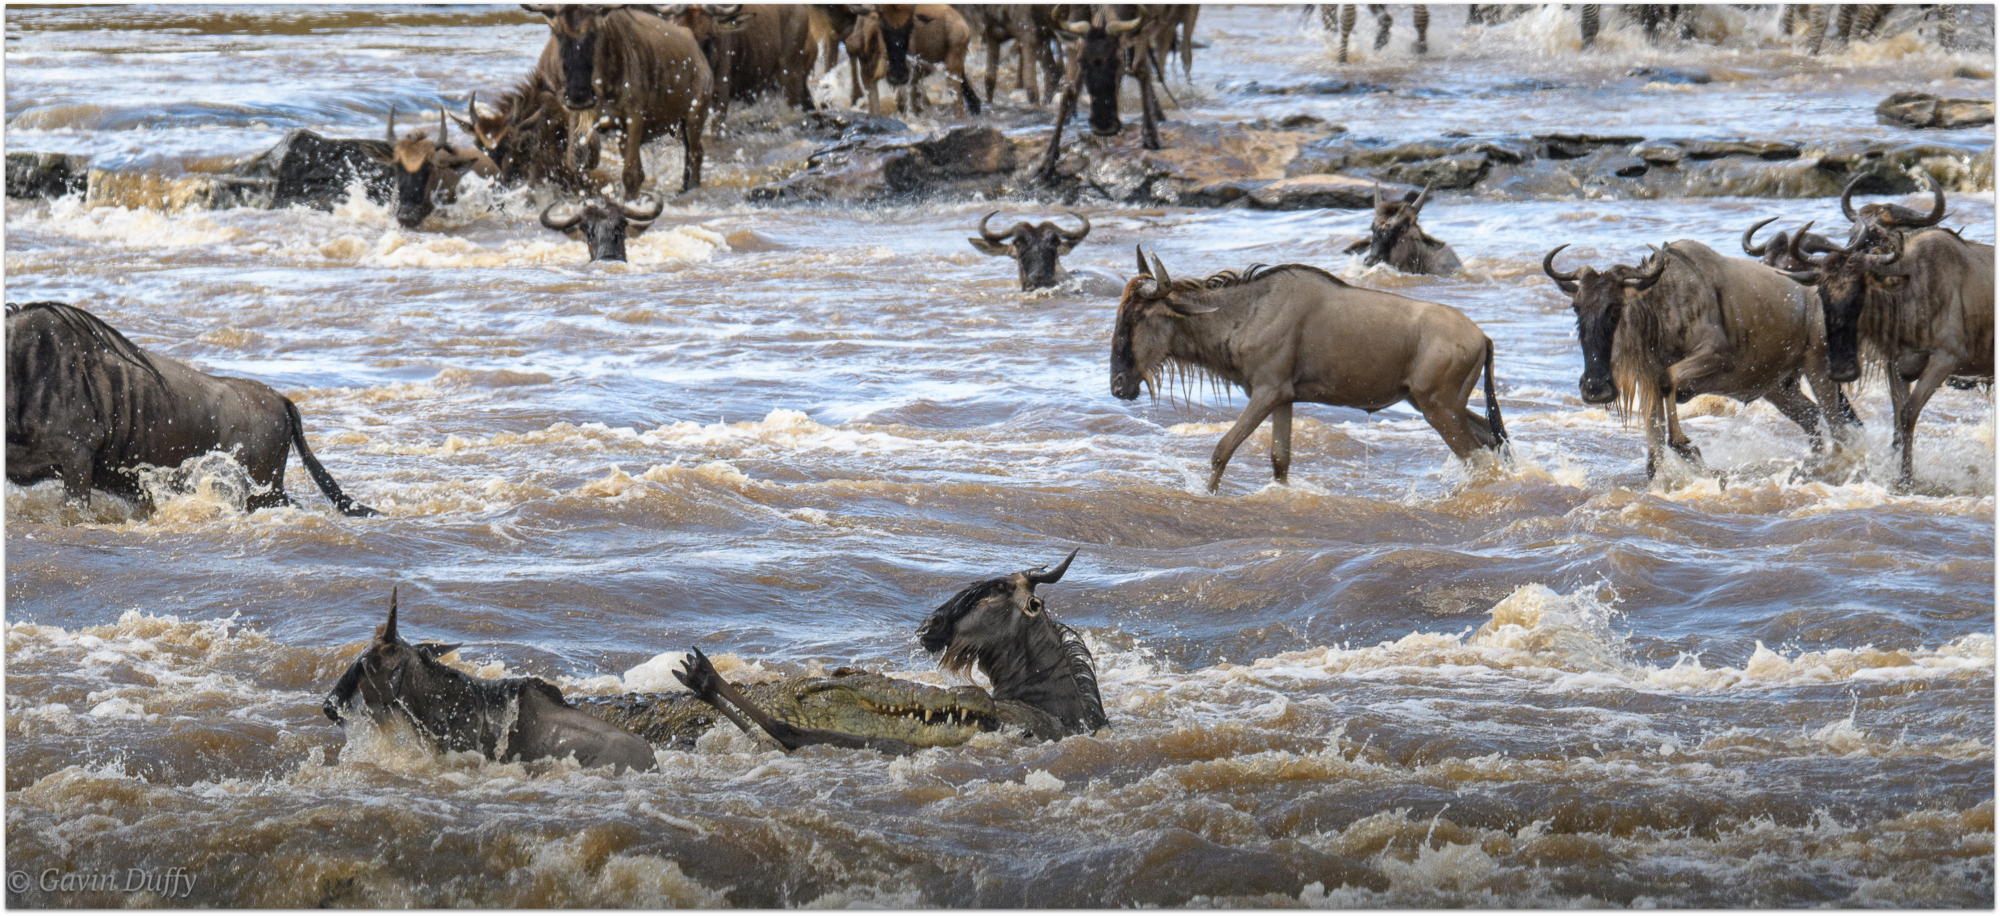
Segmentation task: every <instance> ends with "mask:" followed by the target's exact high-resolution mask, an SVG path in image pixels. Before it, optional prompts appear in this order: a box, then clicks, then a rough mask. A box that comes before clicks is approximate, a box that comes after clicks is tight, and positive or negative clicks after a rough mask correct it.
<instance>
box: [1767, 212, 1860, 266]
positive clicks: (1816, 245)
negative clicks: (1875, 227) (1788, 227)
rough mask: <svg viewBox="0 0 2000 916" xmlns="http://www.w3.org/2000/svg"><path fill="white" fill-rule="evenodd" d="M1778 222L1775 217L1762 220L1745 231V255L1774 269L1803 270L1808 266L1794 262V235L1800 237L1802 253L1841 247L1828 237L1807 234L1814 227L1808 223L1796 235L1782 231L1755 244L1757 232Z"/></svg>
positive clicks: (1801, 262) (1800, 262)
mask: <svg viewBox="0 0 2000 916" xmlns="http://www.w3.org/2000/svg"><path fill="white" fill-rule="evenodd" d="M1777 220H1778V217H1775V216H1773V217H1771V218H1770V219H1766V220H1760V221H1758V222H1757V223H1756V224H1755V225H1753V226H1751V227H1750V228H1748V229H1745V230H1743V253H1744V254H1747V255H1749V256H1751V257H1753V258H1756V259H1757V260H1758V261H1761V262H1763V264H1764V265H1765V266H1767V267H1774V268H1777V269H1778V270H1803V269H1805V266H1806V265H1805V262H1803V261H1798V260H1794V259H1793V257H1792V236H1793V235H1795V234H1797V235H1799V250H1801V251H1807V252H1821V251H1833V250H1836V249H1838V248H1839V247H1840V246H1839V245H1835V244H1834V243H1833V240H1832V239H1829V238H1827V237H1826V236H1823V235H1820V234H1818V233H1816V232H1815V233H1809V232H1807V231H1806V230H1807V229H1810V228H1811V227H1812V223H1807V224H1805V225H1804V226H1801V227H1799V229H1798V231H1797V232H1796V233H1791V232H1783V231H1780V232H1779V233H1778V234H1777V235H1774V236H1771V237H1770V238H1769V239H1767V240H1765V241H1764V242H1762V243H1761V244H1759V243H1755V242H1754V239H1755V238H1756V236H1757V230H1759V229H1762V228H1764V227H1765V226H1768V225H1770V224H1771V223H1773V222H1776V221H1777Z"/></svg>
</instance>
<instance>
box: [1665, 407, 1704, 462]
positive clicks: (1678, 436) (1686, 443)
mask: <svg viewBox="0 0 2000 916" xmlns="http://www.w3.org/2000/svg"><path fill="white" fill-rule="evenodd" d="M1677 390H1678V389H1676V388H1669V389H1667V390H1666V391H1664V392H1661V393H1660V401H1661V404H1660V407H1661V409H1663V410H1665V411H1666V412H1667V446H1668V447H1669V448H1672V449H1673V450H1674V453H1675V454H1677V455H1679V456H1681V457H1682V458H1685V459H1687V460H1688V461H1690V462H1693V463H1694V464H1695V465H1697V466H1700V465H1701V463H1702V462H1701V449H1698V448H1695V447H1694V440H1692V439H1689V438H1688V437H1687V433H1684V432H1682V431H1681V406H1680V405H1679V404H1676V403H1674V392H1675V391H1677Z"/></svg>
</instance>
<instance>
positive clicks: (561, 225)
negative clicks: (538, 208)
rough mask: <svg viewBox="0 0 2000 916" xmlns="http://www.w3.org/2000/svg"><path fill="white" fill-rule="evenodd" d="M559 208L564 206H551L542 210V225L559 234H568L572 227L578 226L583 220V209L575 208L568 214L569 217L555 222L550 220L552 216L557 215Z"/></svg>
mask: <svg viewBox="0 0 2000 916" xmlns="http://www.w3.org/2000/svg"><path fill="white" fill-rule="evenodd" d="M559 206H562V205H561V204H549V205H548V206H547V207H546V208H544V209H543V210H542V225H543V226H545V227H547V228H550V229H554V230H555V231H557V232H568V231H569V230H570V229H571V227H574V226H575V225H576V224H577V221H578V220H581V219H583V208H582V207H575V208H572V209H571V210H570V211H569V212H568V213H567V215H566V216H564V217H562V218H559V219H553V220H552V219H550V218H549V217H550V215H551V214H553V213H555V210H556V208H557V207H559Z"/></svg>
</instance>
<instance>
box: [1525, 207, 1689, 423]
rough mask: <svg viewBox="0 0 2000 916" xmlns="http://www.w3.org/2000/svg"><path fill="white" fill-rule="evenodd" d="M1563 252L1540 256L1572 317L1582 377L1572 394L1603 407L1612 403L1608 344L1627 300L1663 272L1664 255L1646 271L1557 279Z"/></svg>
mask: <svg viewBox="0 0 2000 916" xmlns="http://www.w3.org/2000/svg"><path fill="white" fill-rule="evenodd" d="M1568 247H1569V245H1567V244H1563V245H1557V246H1556V247H1555V249H1554V250H1552V251H1550V252H1549V253H1548V254H1547V255H1546V256H1544V257H1543V258H1542V272H1543V273H1546V274H1548V275H1549V278H1550V279H1552V280H1554V281H1556V286H1557V287H1559V288H1561V289H1562V291H1563V292H1565V293H1568V294H1569V297H1570V310H1571V311H1574V312H1575V313H1576V337H1577V340H1578V341H1579V342H1580V343H1582V345H1583V376H1582V377H1581V378H1579V379H1577V382H1576V387H1577V392H1578V393H1579V394H1581V395H1582V396H1583V400H1584V401H1585V402H1586V403H1590V404H1608V403H1610V402H1611V401H1613V400H1615V399H1617V397H1618V385H1617V383H1616V382H1614V381H1613V379H1612V374H1611V342H1612V340H1613V339H1614V338H1615V337H1616V335H1617V333H1618V321H1619V319H1620V318H1621V317H1623V315H1624V312H1625V306H1626V304H1627V300H1628V299H1629V298H1632V297H1636V296H1638V295H1639V294H1641V293H1644V292H1645V291H1646V290H1648V289H1651V288H1652V286H1653V284H1655V283H1658V282H1660V277H1661V276H1662V275H1664V274H1665V273H1666V270H1667V255H1666V251H1665V250H1658V251H1655V252H1654V253H1653V256H1652V258H1651V259H1650V260H1651V262H1652V263H1651V264H1650V265H1648V264H1647V263H1646V262H1644V261H1641V262H1640V263H1639V265H1638V266H1636V267H1626V266H1623V265H1620V266H1616V267H1613V268H1611V269H1610V270H1604V271H1599V270H1596V269H1593V268H1590V267H1579V268H1577V269H1576V272H1575V273H1568V274H1564V273H1559V272H1557V270H1556V267H1555V260H1556V253H1557V252H1560V251H1562V250H1563V249H1564V248H1568Z"/></svg>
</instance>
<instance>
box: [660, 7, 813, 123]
mask: <svg viewBox="0 0 2000 916" xmlns="http://www.w3.org/2000/svg"><path fill="white" fill-rule="evenodd" d="M675 21H677V22H679V23H680V24H681V25H682V26H684V27H685V28H686V29H687V30H688V32H689V33H690V34H692V35H693V36H694V40H695V41H696V42H697V43H699V44H700V45H701V50H702V53H703V54H705V55H707V57H708V67H709V72H710V73H711V74H712V75H713V77H714V79H715V90H714V95H713V97H712V100H711V102H710V107H711V108H712V109H713V110H714V113H715V117H716V119H717V120H718V121H720V120H721V118H722V117H723V116H724V115H727V114H728V113H729V103H730V102H732V101H736V100H739V99H744V100H747V99H750V98H752V97H753V96H756V95H757V94H759V93H763V92H769V91H772V90H776V91H781V92H783V93H784V94H785V103H786V104H788V105H790V106H792V107H793V108H797V109H800V110H802V111H811V110H813V101H812V93H811V92H810V91H809V89H808V84H809V83H810V82H811V80H812V65H813V50H814V49H813V42H812V17H811V15H810V14H809V13H808V11H807V9H806V8H805V7H804V6H801V5H798V4H783V5H754V6H745V5H743V4H740V3H739V4H735V5H730V6H719V5H709V4H690V5H688V6H687V7H685V8H683V9H681V11H680V13H679V14H678V15H676V16H675Z"/></svg>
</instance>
